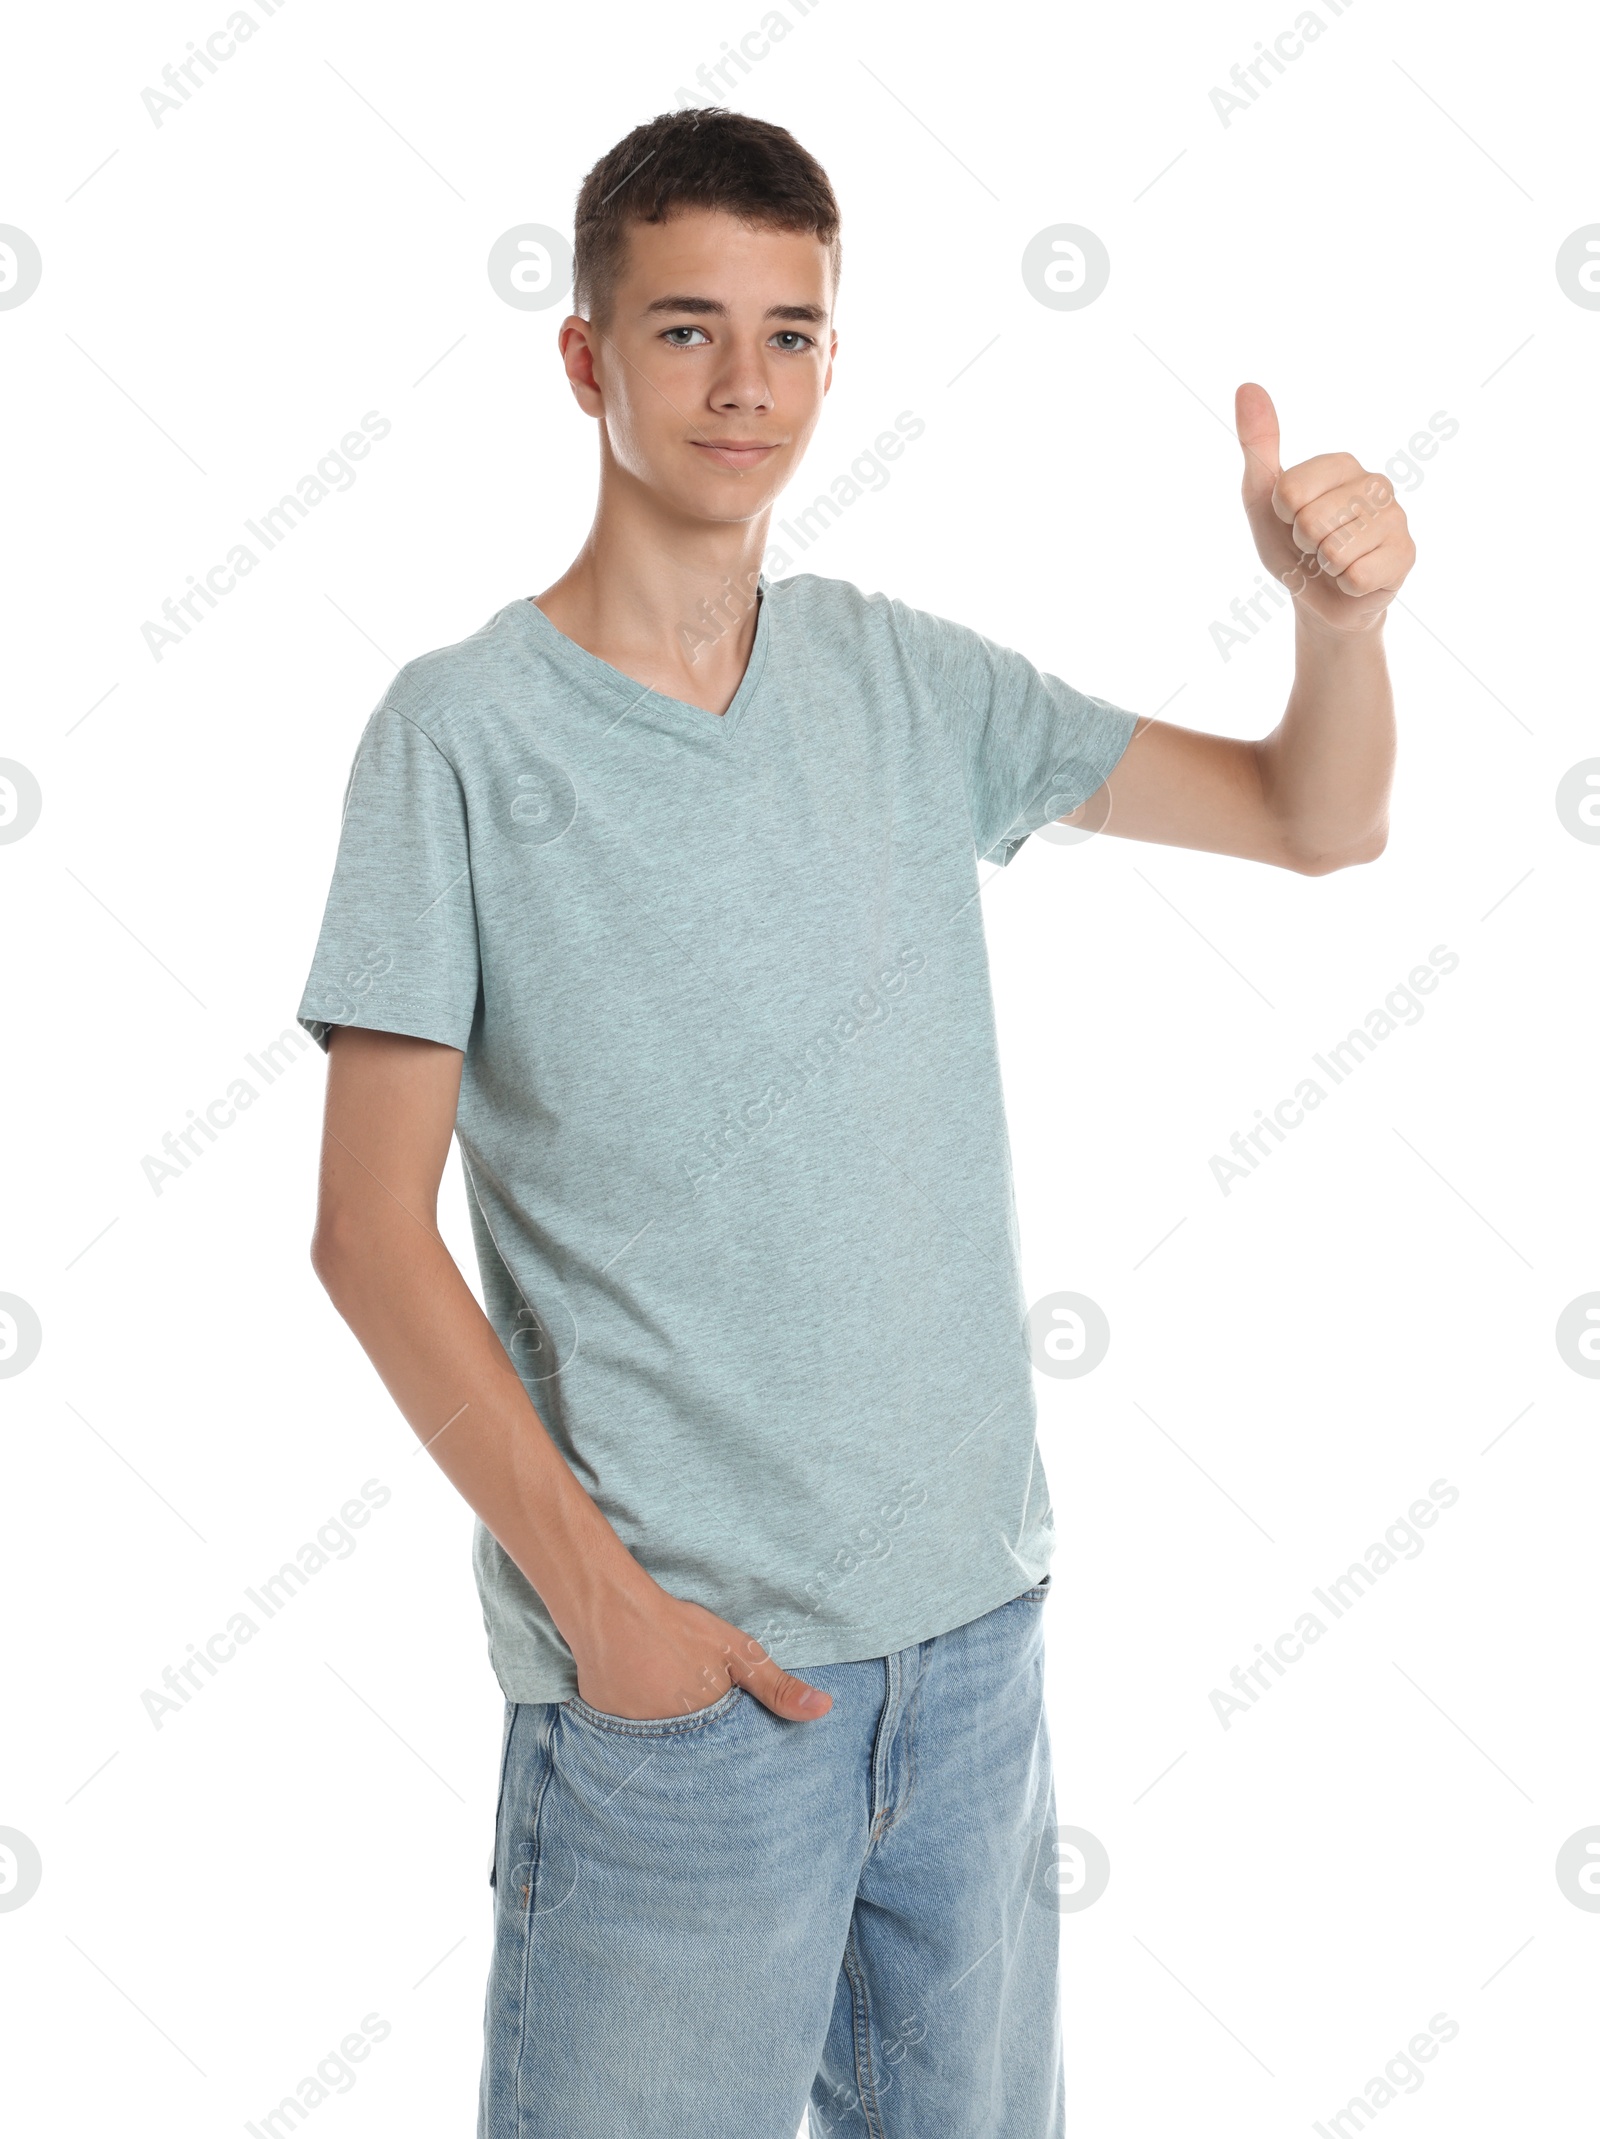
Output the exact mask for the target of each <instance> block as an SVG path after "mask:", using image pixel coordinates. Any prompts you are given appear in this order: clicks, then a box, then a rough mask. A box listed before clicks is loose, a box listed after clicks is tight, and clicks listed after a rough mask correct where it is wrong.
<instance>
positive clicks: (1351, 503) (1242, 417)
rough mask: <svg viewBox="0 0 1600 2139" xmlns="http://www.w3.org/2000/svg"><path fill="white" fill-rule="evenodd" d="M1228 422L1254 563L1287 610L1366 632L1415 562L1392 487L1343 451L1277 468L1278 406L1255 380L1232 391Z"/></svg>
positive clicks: (1414, 551) (1402, 511)
mask: <svg viewBox="0 0 1600 2139" xmlns="http://www.w3.org/2000/svg"><path fill="white" fill-rule="evenodd" d="M1234 424H1235V428H1236V430H1237V431H1238V434H1239V444H1240V445H1241V446H1242V447H1243V449H1244V482H1243V485H1242V486H1241V487H1242V494H1243V497H1244V509H1245V516H1246V518H1247V519H1248V520H1249V522H1250V532H1251V533H1252V534H1253V535H1254V537H1255V543H1256V551H1257V553H1258V555H1259V556H1260V558H1261V562H1262V563H1263V564H1264V565H1265V566H1266V567H1267V569H1268V571H1269V572H1271V573H1273V575H1274V576H1275V577H1276V578H1277V579H1278V580H1280V581H1281V582H1282V584H1283V585H1284V586H1285V587H1287V588H1288V590H1289V592H1290V593H1291V594H1292V595H1293V596H1294V601H1295V608H1296V610H1297V612H1300V613H1309V614H1310V615H1311V616H1313V617H1314V618H1315V619H1316V620H1317V622H1318V623H1320V624H1324V625H1330V626H1332V627H1333V628H1334V629H1335V630H1338V631H1367V630H1370V629H1371V628H1372V627H1373V626H1374V625H1375V624H1377V623H1379V622H1380V621H1381V620H1382V617H1383V613H1384V611H1385V610H1386V609H1387V608H1388V606H1389V604H1390V602H1392V601H1393V600H1394V597H1395V595H1396V594H1397V593H1398V592H1399V590H1400V588H1401V586H1402V584H1403V583H1404V580H1405V577H1406V574H1407V573H1408V572H1409V571H1410V570H1411V567H1412V566H1413V564H1415V563H1416V559H1417V546H1416V544H1415V543H1414V542H1413V541H1412V539H1411V532H1410V529H1409V528H1408V527H1407V525H1406V516H1405V509H1404V507H1403V506H1401V505H1400V504H1399V502H1398V501H1397V500H1396V498H1395V494H1394V485H1393V484H1392V483H1391V482H1390V481H1389V479H1388V477H1387V476H1383V475H1377V474H1374V473H1373V472H1372V471H1371V470H1370V469H1367V468H1363V467H1362V465H1361V463H1360V462H1359V461H1358V460H1357V459H1356V458H1355V456H1354V455H1353V454H1351V453H1319V454H1317V455H1315V456H1314V458H1312V459H1311V460H1303V461H1298V462H1296V464H1295V466H1294V467H1292V468H1285V467H1283V466H1282V465H1281V464H1280V462H1279V459H1278V412H1277V410H1276V409H1275V408H1274V407H1273V405H1272V396H1271V395H1270V394H1269V393H1268V392H1267V390H1266V388H1265V387H1263V386H1255V385H1245V386H1241V387H1240V388H1239V390H1238V392H1237V393H1236V394H1235V396H1234Z"/></svg>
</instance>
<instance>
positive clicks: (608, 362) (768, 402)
mask: <svg viewBox="0 0 1600 2139" xmlns="http://www.w3.org/2000/svg"><path fill="white" fill-rule="evenodd" d="M831 280H832V276H831V269H830V266H829V260H828V251H827V248H826V246H824V245H823V244H822V243H821V241H820V240H819V239H817V238H814V237H810V236H808V235H807V234H805V233H804V232H800V231H791V230H768V229H764V228H762V227H759V226H752V225H750V224H747V223H742V222H739V221H738V220H736V218H734V217H733V216H730V215H724V214H721V213H719V212H715V211H712V210H708V209H695V210H692V211H685V212H684V213H682V214H680V215H675V216H673V217H672V218H671V219H670V220H669V221H667V222H665V223H637V222H636V223H632V224H630V225H629V227H628V250H627V259H626V264H625V266H624V269H623V273H622V276H621V278H620V280H619V282H618V284H617V286H616V289H615V292H614V293H613V298H612V305H611V314H610V318H609V319H608V320H607V322H606V324H605V326H604V327H599V326H596V325H595V323H594V322H592V321H589V320H584V319H581V318H579V317H577V316H576V315H575V316H574V317H573V318H571V319H569V320H567V321H566V322H565V323H564V324H563V326H562V330H561V349H562V355H563V357H564V359H565V361H566V366H567V374H568V377H569V378H570V379H571V381H572V386H573V391H574V392H575V393H576V395H577V397H578V400H579V401H580V403H581V404H582V406H583V407H584V408H585V409H587V410H588V412H589V413H590V414H591V415H593V416H598V417H599V418H600V420H601V422H602V423H603V424H604V425H605V427H606V437H607V440H608V442H609V445H610V449H611V455H612V458H613V459H614V460H615V461H616V463H617V464H618V466H619V467H620V468H621V469H623V470H624V471H625V472H626V473H627V474H628V475H631V476H632V477H634V478H635V480H637V481H638V482H639V483H641V484H643V485H644V486H645V487H646V488H647V489H649V490H650V491H652V492H654V493H655V494H656V495H657V496H658V497H660V498H661V499H663V500H664V501H665V502H668V503H669V504H671V505H673V506H675V507H676V508H677V509H678V510H679V511H680V512H682V513H683V514H684V515H685V517H687V518H690V519H695V520H719V521H742V520H750V519H753V518H754V517H755V516H756V515H757V514H758V513H760V512H762V511H764V510H765V509H766V507H767V506H769V505H770V504H771V503H772V501H773V499H774V498H775V497H777V495H778V493H779V492H780V491H781V490H782V489H783V487H784V485H785V484H786V483H787V482H788V481H789V478H790V476H791V475H792V474H793V473H794V471H795V469H796V467H797V466H798V465H799V463H800V458H801V456H802V454H803V453H804V452H805V449H806V446H807V444H808V443H809V441H810V438H811V433H812V432H813V430H815V428H816V424H817V418H818V416H819V415H820V414H821V413H822V397H823V395H824V394H825V393H826V392H827V390H828V386H829V383H830V381H831V379H832V376H833V352H834V345H835V337H834V334H833V329H832V325H831V310H832V289H831Z"/></svg>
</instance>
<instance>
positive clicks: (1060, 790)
mask: <svg viewBox="0 0 1600 2139" xmlns="http://www.w3.org/2000/svg"><path fill="white" fill-rule="evenodd" d="M893 606H894V609H895V611H896V612H897V615H896V621H897V623H898V624H899V626H900V628H901V630H902V632H903V634H904V635H905V638H906V641H907V643H908V645H909V646H910V648H911V652H912V659H913V661H914V663H915V665H916V666H917V668H918V669H919V671H920V672H921V674H922V677H923V680H924V682H925V684H926V685H927V687H928V689H929V690H930V691H931V692H932V693H933V694H934V696H935V697H936V699H937V700H938V703H939V706H940V710H941V712H942V713H943V714H944V716H945V717H946V719H947V721H948V723H949V724H950V727H951V731H952V733H953V734H954V736H955V738H956V741H957V744H958V749H959V755H960V758H961V762H962V764H963V767H964V772H965V779H966V789H967V808H968V812H969V815H970V817H971V820H972V839H973V845H974V847H975V848H976V850H977V853H978V855H979V857H980V859H982V860H984V861H993V862H998V863H1000V864H1001V865H1002V866H1004V865H1005V864H1006V863H1007V862H1009V861H1010V860H1011V859H1012V857H1013V856H1014V855H1015V854H1016V853H1017V852H1018V850H1019V849H1020V848H1021V846H1022V844H1023V842H1024V841H1025V840H1026V839H1027V838H1028V837H1029V836H1030V835H1031V834H1032V833H1034V832H1037V831H1038V830H1039V829H1040V827H1041V826H1043V825H1047V824H1049V823H1050V822H1051V821H1052V820H1053V819H1055V818H1057V817H1065V816H1066V815H1067V814H1068V813H1069V812H1070V811H1072V810H1075V809H1077V808H1078V806H1079V805H1080V803H1084V802H1087V801H1088V799H1089V797H1090V796H1091V795H1092V794H1094V793H1095V791H1096V790H1097V789H1098V788H1099V787H1100V786H1101V785H1102V784H1103V783H1104V782H1105V780H1106V779H1107V777H1108V776H1109V774H1110V773H1111V771H1112V769H1113V767H1114V766H1115V765H1116V763H1117V760H1118V759H1119V758H1120V757H1121V756H1122V753H1123V752H1124V751H1125V750H1126V749H1127V747H1128V744H1129V742H1130V741H1131V740H1132V737H1133V732H1134V729H1135V728H1136V727H1137V725H1138V715H1137V714H1135V713H1128V712H1125V711H1124V710H1123V709H1122V708H1121V707H1120V706H1114V705H1111V704H1110V703H1108V701H1107V700H1105V699H1104V698H1093V697H1090V696H1089V695H1088V694H1087V693H1085V692H1083V691H1079V690H1075V689H1074V688H1073V686H1072V685H1071V684H1070V683H1063V682H1062V680H1061V678H1060V677H1059V676H1051V675H1047V674H1046V673H1044V671H1042V670H1040V669H1036V668H1035V667H1034V666H1033V664H1032V662H1031V661H1028V660H1027V659H1026V658H1025V657H1024V656H1023V655H1021V654H1019V653H1014V652H1012V651H1011V650H1010V648H1008V647H1004V646H997V645H995V644H994V642H993V641H992V640H990V639H986V638H984V637H982V635H981V634H980V633H978V632H976V631H971V630H968V629H967V628H966V626H964V625H961V624H952V623H950V622H948V621H947V620H946V619H945V618H943V617H936V616H930V615H929V614H927V613H926V612H925V611H922V610H915V609H908V608H906V607H905V605H904V604H902V603H899V602H897V603H895V604H894V605H893Z"/></svg>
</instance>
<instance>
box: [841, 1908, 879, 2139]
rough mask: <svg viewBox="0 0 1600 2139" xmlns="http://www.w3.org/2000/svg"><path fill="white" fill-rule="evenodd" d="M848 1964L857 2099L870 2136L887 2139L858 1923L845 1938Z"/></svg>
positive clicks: (846, 1968)
mask: <svg viewBox="0 0 1600 2139" xmlns="http://www.w3.org/2000/svg"><path fill="white" fill-rule="evenodd" d="M844 1966H845V1973H846V1975H847V1976H848V1977H849V1979H850V2012H851V2020H852V2028H851V2034H852V2037H853V2043H852V2048H853V2050H854V2053H855V2072H856V2100H857V2101H858V2102H859V2103H860V2105H861V2121H862V2123H863V2125H865V2127H866V2131H867V2139H884V2132H883V2120H882V2118H881V2117H880V2116H879V2115H878V2084H877V2081H876V2080H875V2079H874V2078H873V2074H872V2005H871V2002H870V2000H869V1999H868V1997H867V1978H866V1974H865V1972H864V1971H863V1969H862V1967H861V1955H860V1950H859V1948H858V1947H857V1945H856V1932H855V1926H854V1924H852V1925H851V1926H850V1936H849V1937H848V1938H847V1939H846V1940H845V1948H844Z"/></svg>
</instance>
